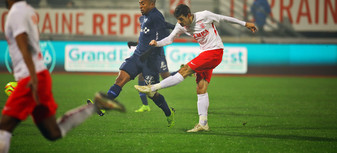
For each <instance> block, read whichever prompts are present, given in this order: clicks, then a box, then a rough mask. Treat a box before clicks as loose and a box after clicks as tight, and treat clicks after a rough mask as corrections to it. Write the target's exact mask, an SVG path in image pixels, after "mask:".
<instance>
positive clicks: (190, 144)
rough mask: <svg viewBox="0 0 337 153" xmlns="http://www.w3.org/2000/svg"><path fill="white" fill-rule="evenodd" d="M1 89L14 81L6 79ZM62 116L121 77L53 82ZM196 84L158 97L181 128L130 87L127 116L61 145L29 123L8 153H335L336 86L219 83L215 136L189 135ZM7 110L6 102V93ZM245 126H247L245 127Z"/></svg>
mask: <svg viewBox="0 0 337 153" xmlns="http://www.w3.org/2000/svg"><path fill="white" fill-rule="evenodd" d="M0 76H1V80H0V85H2V86H5V85H6V83H7V82H9V81H13V77H12V76H11V75H9V74H0ZM52 77H53V93H54V97H55V99H56V101H57V103H58V104H59V108H58V111H57V114H56V116H57V117H60V116H61V115H62V114H63V113H65V112H66V111H67V110H69V109H72V108H74V107H77V106H79V105H81V104H86V99H87V98H92V97H93V95H94V93H95V92H96V91H104V92H105V91H107V90H108V89H109V87H110V85H112V83H113V82H114V80H115V77H116V76H106V75H80V74H53V75H52ZM194 79H195V78H194V77H189V78H187V79H186V80H185V81H184V82H182V83H181V84H179V85H178V86H176V87H172V88H168V89H163V90H161V91H160V93H162V94H163V95H164V96H165V98H166V100H167V101H168V103H169V105H170V106H172V107H174V108H175V109H176V126H175V127H174V128H171V129H170V128H167V127H166V125H167V122H166V118H165V116H164V113H163V112H162V111H161V110H160V109H159V108H158V107H156V106H155V104H154V103H153V102H152V101H149V104H150V107H151V112H146V113H135V112H134V110H135V109H138V108H139V106H140V105H141V102H140V98H139V96H138V93H137V92H136V90H135V89H134V88H133V85H134V84H136V83H137V81H131V82H129V83H128V84H127V85H126V86H125V87H124V88H123V91H122V93H121V94H120V96H119V97H118V99H119V100H120V101H121V102H122V103H123V104H125V106H126V108H127V113H126V114H121V113H118V112H107V113H106V114H105V115H104V116H103V117H100V116H98V115H96V114H95V115H94V116H92V117H91V118H89V119H88V120H87V121H86V122H84V123H83V124H81V125H80V126H79V127H77V128H75V129H74V130H72V131H70V132H69V133H68V134H67V136H66V137H65V138H64V139H62V140H58V141H56V142H50V141H47V140H46V139H44V138H43V136H42V135H41V134H40V133H39V131H38V129H37V128H36V127H35V125H34V124H33V122H32V120H31V118H28V119H27V120H26V121H24V122H22V123H21V124H20V125H19V127H18V128H17V129H16V130H15V131H14V133H13V137H12V141H11V142H12V143H11V149H10V152H12V153H15V152H34V153H39V152H41V153H45V152H49V153H54V152H55V153H59V152H64V153H93V152H100V153H110V152H336V150H337V111H336V110H337V96H336V95H337V78H310V77H219V76H215V77H213V78H212V81H211V84H210V85H209V90H208V92H209V96H210V106H209V126H210V129H211V131H209V132H201V133H186V132H185V131H186V130H187V129H190V128H192V127H193V126H194V124H195V123H197V122H198V115H197V104H196V101H197V96H196V91H195V81H194ZM0 96H1V101H0V103H1V109H2V106H3V105H4V103H5V101H6V99H7V96H6V95H5V93H4V92H3V91H2V93H1V94H0ZM244 123H246V124H245V125H243V124H244Z"/></svg>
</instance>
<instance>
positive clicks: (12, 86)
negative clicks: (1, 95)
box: [5, 82, 18, 96]
mask: <svg viewBox="0 0 337 153" xmlns="http://www.w3.org/2000/svg"><path fill="white" fill-rule="evenodd" d="M17 85H18V83H17V82H8V83H7V84H6V86H5V93H6V95H7V96H10V95H11V94H12V93H13V92H14V90H15V88H16V86H17Z"/></svg>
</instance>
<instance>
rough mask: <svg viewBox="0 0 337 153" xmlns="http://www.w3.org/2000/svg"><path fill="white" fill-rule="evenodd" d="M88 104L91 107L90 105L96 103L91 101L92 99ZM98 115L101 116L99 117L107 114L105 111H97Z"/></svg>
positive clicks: (88, 100)
mask: <svg viewBox="0 0 337 153" xmlns="http://www.w3.org/2000/svg"><path fill="white" fill-rule="evenodd" d="M87 104H88V105H90V104H94V102H93V101H92V100H91V99H87ZM96 113H97V114H98V115H99V116H103V115H104V113H105V110H104V109H98V110H97V111H96Z"/></svg>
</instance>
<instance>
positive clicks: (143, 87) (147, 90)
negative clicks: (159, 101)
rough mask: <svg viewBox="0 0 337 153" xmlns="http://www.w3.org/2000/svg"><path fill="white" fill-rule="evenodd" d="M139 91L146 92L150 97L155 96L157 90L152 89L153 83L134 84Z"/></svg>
mask: <svg viewBox="0 0 337 153" xmlns="http://www.w3.org/2000/svg"><path fill="white" fill-rule="evenodd" d="M134 87H135V88H136V89H137V90H138V91H139V92H141V93H145V94H146V95H147V96H149V97H153V96H154V94H156V92H155V91H152V90H151V85H147V86H140V85H135V86H134Z"/></svg>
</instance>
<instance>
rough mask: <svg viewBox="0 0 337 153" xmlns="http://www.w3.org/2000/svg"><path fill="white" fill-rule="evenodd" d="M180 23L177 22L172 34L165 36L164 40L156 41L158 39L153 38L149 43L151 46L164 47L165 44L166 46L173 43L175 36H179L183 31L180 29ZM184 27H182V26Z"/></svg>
mask: <svg viewBox="0 0 337 153" xmlns="http://www.w3.org/2000/svg"><path fill="white" fill-rule="evenodd" d="M179 26H180V24H178V23H177V24H176V26H175V27H174V29H173V31H172V32H171V34H170V35H169V36H167V37H165V38H163V39H162V40H160V41H156V40H152V41H151V42H150V43H149V45H150V46H155V47H163V46H166V45H169V44H172V43H173V40H174V38H175V37H178V36H179V35H180V34H181V33H182V31H181V29H180V27H181V26H180V27H179ZM181 28H182V27H181Z"/></svg>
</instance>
